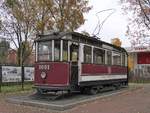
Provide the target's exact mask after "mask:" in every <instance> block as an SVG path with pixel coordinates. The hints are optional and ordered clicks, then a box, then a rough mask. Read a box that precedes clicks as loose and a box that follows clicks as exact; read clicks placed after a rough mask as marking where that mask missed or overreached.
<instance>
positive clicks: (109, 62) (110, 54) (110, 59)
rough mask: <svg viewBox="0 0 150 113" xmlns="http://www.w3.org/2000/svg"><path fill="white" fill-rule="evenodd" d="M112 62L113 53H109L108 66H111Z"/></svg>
mask: <svg viewBox="0 0 150 113" xmlns="http://www.w3.org/2000/svg"><path fill="white" fill-rule="evenodd" d="M111 62H112V53H111V51H107V64H108V65H111Z"/></svg>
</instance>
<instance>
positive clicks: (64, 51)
mask: <svg viewBox="0 0 150 113" xmlns="http://www.w3.org/2000/svg"><path fill="white" fill-rule="evenodd" d="M67 60H68V42H67V41H63V61H67Z"/></svg>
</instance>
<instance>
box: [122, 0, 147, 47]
mask: <svg viewBox="0 0 150 113" xmlns="http://www.w3.org/2000/svg"><path fill="white" fill-rule="evenodd" d="M120 1H121V3H122V4H123V7H122V9H123V11H124V14H126V15H128V16H129V23H128V26H127V35H128V36H129V39H130V40H131V43H132V46H138V45H140V46H141V45H143V46H145V45H147V46H150V32H149V30H150V0H120Z"/></svg>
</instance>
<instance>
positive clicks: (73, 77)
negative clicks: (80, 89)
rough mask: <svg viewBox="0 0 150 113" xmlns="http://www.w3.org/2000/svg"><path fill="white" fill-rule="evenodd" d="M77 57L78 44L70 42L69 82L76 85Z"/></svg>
mask: <svg viewBox="0 0 150 113" xmlns="http://www.w3.org/2000/svg"><path fill="white" fill-rule="evenodd" d="M78 58H79V45H78V44H72V45H71V46H70V61H71V84H72V85H73V86H76V85H78Z"/></svg>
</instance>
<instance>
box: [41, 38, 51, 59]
mask: <svg viewBox="0 0 150 113" xmlns="http://www.w3.org/2000/svg"><path fill="white" fill-rule="evenodd" d="M38 60H39V61H51V60H52V42H51V41H48V42H39V43H38Z"/></svg>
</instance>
